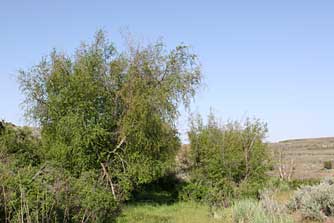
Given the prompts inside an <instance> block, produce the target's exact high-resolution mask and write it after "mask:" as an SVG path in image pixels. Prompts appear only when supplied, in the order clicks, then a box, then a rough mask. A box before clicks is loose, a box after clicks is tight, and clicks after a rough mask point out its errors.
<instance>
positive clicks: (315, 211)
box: [288, 179, 334, 221]
mask: <svg viewBox="0 0 334 223" xmlns="http://www.w3.org/2000/svg"><path fill="white" fill-rule="evenodd" d="M288 207H289V209H290V210H291V211H299V212H300V213H301V215H302V216H303V218H304V219H313V220H318V221H325V220H326V219H327V218H328V217H331V216H334V182H333V180H332V179H326V180H324V181H323V182H321V183H320V184H318V185H314V186H303V187H301V188H299V189H298V190H297V191H296V192H295V194H294V196H293V198H292V199H291V201H290V203H289V204H288Z"/></svg>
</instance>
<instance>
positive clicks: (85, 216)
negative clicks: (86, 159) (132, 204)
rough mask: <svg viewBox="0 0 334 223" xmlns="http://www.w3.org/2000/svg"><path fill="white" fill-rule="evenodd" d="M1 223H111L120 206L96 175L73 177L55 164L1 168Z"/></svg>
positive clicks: (2, 166)
mask: <svg viewBox="0 0 334 223" xmlns="http://www.w3.org/2000/svg"><path fill="white" fill-rule="evenodd" d="M0 173H1V174H0V182H1V190H0V192H1V196H0V201H1V203H0V208H1V211H0V220H1V222H81V221H85V222H112V221H113V219H115V217H116V216H117V214H116V213H117V210H118V205H117V204H116V203H115V200H114V199H113V196H112V194H111V192H110V191H109V190H107V188H106V187H105V186H104V185H103V184H101V183H99V181H98V180H97V176H96V174H92V173H90V174H83V175H82V177H80V178H73V177H71V176H70V175H69V174H68V173H67V172H64V170H63V169H59V168H57V167H54V166H52V165H43V166H41V168H39V167H29V166H28V167H24V168H20V169H18V170H16V171H12V170H11V169H10V167H8V166H4V165H1V169H0Z"/></svg>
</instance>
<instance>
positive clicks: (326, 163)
mask: <svg viewBox="0 0 334 223" xmlns="http://www.w3.org/2000/svg"><path fill="white" fill-rule="evenodd" d="M324 168H325V169H326V170H331V169H333V163H332V161H324Z"/></svg>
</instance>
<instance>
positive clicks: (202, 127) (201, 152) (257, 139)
mask: <svg viewBox="0 0 334 223" xmlns="http://www.w3.org/2000/svg"><path fill="white" fill-rule="evenodd" d="M266 132H267V127H266V124H264V123H262V122H260V121H259V120H256V119H255V120H251V119H247V120H246V121H245V122H229V123H227V124H225V125H221V124H219V123H218V121H217V120H216V118H215V117H214V115H212V114H211V115H210V116H209V118H208V123H207V124H203V121H202V119H201V118H200V117H198V118H197V119H193V121H192V124H191V130H190V132H189V139H190V155H189V156H190V157H189V159H190V165H191V167H190V178H191V182H194V183H195V185H201V186H202V187H205V188H208V193H206V195H207V196H206V197H204V200H205V201H207V202H208V203H209V204H210V205H214V206H217V207H220V206H226V205H227V204H228V203H230V201H229V200H231V198H235V197H256V196H257V195H258V190H259V189H261V188H262V187H263V186H264V181H265V179H266V174H265V173H266V171H267V170H268V167H269V165H268V163H269V162H268V158H269V157H268V154H267V145H266V144H265V143H264V142H263V140H264V137H265V135H266ZM199 188H201V187H199ZM195 194H196V193H195Z"/></svg>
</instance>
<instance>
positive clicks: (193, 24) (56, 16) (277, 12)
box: [0, 0, 334, 141]
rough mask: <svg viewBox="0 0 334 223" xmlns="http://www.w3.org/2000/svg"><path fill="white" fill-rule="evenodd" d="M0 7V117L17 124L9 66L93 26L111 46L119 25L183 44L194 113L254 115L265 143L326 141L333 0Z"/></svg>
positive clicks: (333, 67) (63, 0)
mask: <svg viewBox="0 0 334 223" xmlns="http://www.w3.org/2000/svg"><path fill="white" fill-rule="evenodd" d="M0 2H1V5H0V30H1V31H0V118H4V119H6V120H8V121H11V122H14V123H17V124H21V125H22V124H25V121H24V119H23V112H22V110H21V109H20V107H19V104H20V102H21V101H22V98H23V97H22V95H21V94H20V92H19V90H18V85H17V83H16V77H15V75H16V74H17V70H18V69H20V68H23V69H25V68H28V67H30V66H32V65H34V64H36V63H37V62H38V61H39V60H40V59H41V57H42V56H44V55H46V54H47V53H48V52H50V50H51V49H52V48H57V49H60V50H63V51H67V52H69V53H71V52H73V50H74V49H75V48H76V47H77V46H78V45H79V43H80V41H83V40H90V39H92V37H93V34H94V32H95V31H96V30H97V29H98V28H103V29H105V30H106V31H107V32H108V34H109V36H110V38H111V39H112V40H113V41H114V42H115V43H116V44H120V43H121V40H120V39H121V38H120V34H119V30H120V29H124V28H128V29H129V30H130V31H131V32H133V33H134V34H135V35H136V36H138V37H139V38H143V39H146V40H155V39H157V38H158V37H161V36H162V37H163V38H164V40H165V42H166V43H167V44H168V46H174V45H176V44H178V43H180V42H184V43H188V44H191V45H192V46H193V48H194V51H195V52H196V53H197V54H198V55H199V56H200V59H201V63H202V66H203V72H204V75H205V82H206V86H207V87H206V88H205V89H203V90H202V91H201V93H200V94H199V95H198V97H197V99H196V101H195V103H194V104H193V110H194V111H197V112H199V113H201V114H203V115H206V114H207V113H208V112H209V110H210V107H212V108H213V109H214V111H215V112H216V114H217V115H218V116H219V117H221V118H222V119H223V120H227V119H238V120H240V119H243V118H245V117H246V116H256V117H258V118H260V119H262V120H264V121H266V122H268V126H269V138H268V139H269V140H272V141H277V140H281V139H287V138H300V137H319V136H334V118H333V117H334V100H333V99H334V86H333V85H334V13H333V12H334V1H333V0H319V1H315V0H293V1H292V0H280V1H268V0H263V1H259V0H252V1H249V0H244V1H238V0H234V1H224V0H220V1H218V0H217V1H210V0H206V1H203V0H202V1H200V0H197V1H195V0H192V1H190V0H168V1H166V0H164V1H158V0H151V1H148V0H141V1H136V0H133V1H129V0H122V1H112V0H105V1H102V0H101V1H98V0H97V1H84V0H80V1H79V0H71V1H68V0H57V1H47V0H31V1H28V0H21V1H18V0H11V1H4V0H0ZM185 120H186V117H185V116H183V118H182V119H181V121H180V130H181V132H182V133H184V131H185V130H186V126H185V125H186V122H185Z"/></svg>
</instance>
